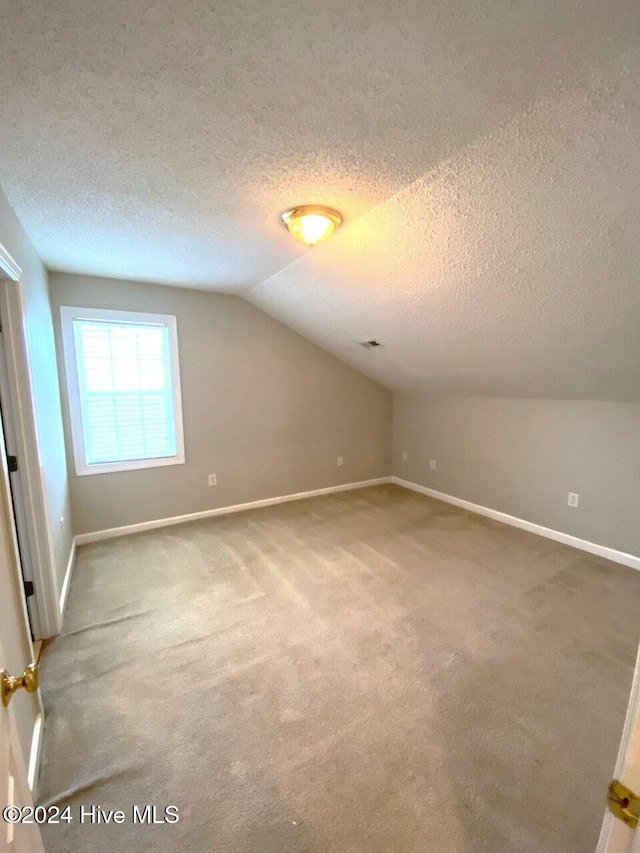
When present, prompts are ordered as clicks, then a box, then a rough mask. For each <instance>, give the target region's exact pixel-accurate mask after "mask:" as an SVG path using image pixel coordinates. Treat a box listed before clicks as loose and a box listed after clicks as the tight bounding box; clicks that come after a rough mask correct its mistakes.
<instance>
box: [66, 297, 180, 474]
mask: <svg viewBox="0 0 640 853" xmlns="http://www.w3.org/2000/svg"><path fill="white" fill-rule="evenodd" d="M87 313H90V312H87ZM101 313H107V312H101ZM111 313H113V314H116V313H122V315H123V316H124V312H111ZM69 319H70V320H71V331H72V340H73V349H74V355H75V364H76V371H77V374H76V375H77V400H76V405H75V409H76V415H79V420H80V422H81V432H82V435H81V442H78V441H77V438H80V436H78V437H77V438H76V436H75V435H74V445H75V444H76V443H78V444H79V443H81V444H82V450H83V452H82V456H83V459H82V460H81V461H80V467H81V468H82V469H83V470H78V473H91V470H117V469H118V468H123V467H144V466H142V465H140V466H138V465H136V464H130V465H123V464H120V463H135V462H137V461H141V462H147V463H148V464H169V460H171V459H175V458H176V457H177V456H178V455H179V451H180V452H181V448H180V447H179V445H180V444H181V427H182V425H181V422H180V423H179V424H177V423H176V421H177V420H180V410H179V404H178V399H179V395H177V393H176V391H177V389H176V388H175V387H174V385H175V381H176V380H177V371H176V370H174V364H173V359H172V355H173V353H172V346H174V345H175V343H176V341H177V338H175V337H173V336H172V334H171V329H170V327H169V325H168V324H165V323H154V322H133V321H128V320H119V319H118V320H114V319H107V318H102V317H98V318H96V317H93V316H89V317H82V316H80V317H79V316H74V317H72V318H69ZM171 319H173V320H175V318H171ZM174 332H175V328H174ZM175 356H176V358H177V352H176V353H175ZM176 366H177V363H176ZM71 391H72V389H71V388H70V393H71ZM72 419H73V407H72ZM76 420H77V417H76ZM177 426H179V428H180V429H179V430H178V429H177ZM74 432H75V430H74ZM178 433H179V434H178ZM179 439H180V440H179ZM75 449H76V451H77V448H75ZM77 457H78V453H77V452H76V462H77V463H78V459H77ZM154 460H157V461H156V462H155V463H154ZM162 460H165V461H164V463H163V462H162ZM176 461H182V460H181V459H178V460H176ZM113 465H115V466H117V467H115V468H114V467H109V466H113ZM92 466H93V468H92ZM76 467H77V468H78V464H77V466H76Z"/></svg>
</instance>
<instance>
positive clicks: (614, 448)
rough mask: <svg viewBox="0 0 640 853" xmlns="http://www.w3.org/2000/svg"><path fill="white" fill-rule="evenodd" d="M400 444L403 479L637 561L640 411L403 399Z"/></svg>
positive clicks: (397, 419)
mask: <svg viewBox="0 0 640 853" xmlns="http://www.w3.org/2000/svg"><path fill="white" fill-rule="evenodd" d="M393 445H394V447H393V473H394V474H395V475H396V476H397V477H402V478H404V479H407V480H411V481H413V482H414V483H419V484H421V485H423V486H428V487H429V488H432V489H436V490H438V491H441V492H445V493H447V494H449V495H453V496H455V497H458V498H463V499H464V500H468V501H472V502H473V503H478V504H481V505H483V506H486V507H490V508H492V509H496V510H499V511H501V512H506V513H509V514H510V515H514V516H517V517H519V518H523V519H526V520H527V521H532V522H534V523H536V524H541V525H543V526H545V527H550V528H552V529H554V530H559V531H562V532H564V533H569V534H571V535H573V536H578V537H580V538H581V539H586V540H588V541H590V542H595V543H597V544H599V545H607V546H609V547H611V548H616V549H617V550H620V551H624V552H627V553H631V554H635V555H640V404H627V403H595V402H585V401H568V400H524V399H491V398H456V399H434V400H428V399H426V398H423V397H414V396H410V395H402V394H399V395H396V397H395V401H394V441H393ZM402 451H406V452H407V453H408V455H409V458H408V460H407V461H406V462H403V461H402ZM429 459H435V460H436V463H437V467H436V470H435V471H430V470H429ZM570 491H571V492H578V493H579V495H580V505H579V507H578V508H577V509H571V508H570V507H568V506H567V493H568V492H570Z"/></svg>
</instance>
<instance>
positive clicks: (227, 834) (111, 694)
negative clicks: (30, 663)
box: [40, 486, 640, 853]
mask: <svg viewBox="0 0 640 853" xmlns="http://www.w3.org/2000/svg"><path fill="white" fill-rule="evenodd" d="M639 605H640V573H636V572H634V571H632V570H631V569H625V568H623V567H620V566H617V565H615V564H613V563H609V562H607V561H605V560H602V559H599V558H596V557H591V556H589V555H586V554H584V553H581V552H578V551H574V550H572V549H570V548H567V547H565V546H562V545H558V544H556V543H554V542H550V541H548V540H545V539H541V538H538V537H536V536H533V535H531V534H528V533H524V532H522V531H519V530H515V529H513V528H510V527H506V526H503V525H500V524H498V523H496V522H492V521H489V520H487V519H483V518H481V517H479V516H475V515H472V514H470V513H466V512H464V511H461V510H458V509H455V508H453V507H451V506H448V505H446V504H443V503H440V502H437V501H434V500H431V499H429V498H426V497H423V496H420V495H417V494H414V493H412V492H408V491H405V490H402V489H400V488H398V487H395V486H380V487H376V488H371V489H363V490H358V491H353V492H344V493H341V494H336V495H332V496H327V497H321V498H314V499H311V500H306V501H301V502H298V503H291V504H283V505H280V506H274V507H270V508H266V509H261V510H256V511H252V512H247V513H241V514H237V515H230V516H225V517H220V518H217V519H211V520H207V521H200V522H194V523H190V524H184V525H180V526H176V527H171V528H166V529H164V530H158V531H153V532H150V533H145V534H139V535H136V536H130V537H125V538H122V539H118V540H111V541H107V542H103V543H99V544H95V545H90V546H86V547H83V548H81V549H80V550H79V553H78V559H77V566H76V569H75V576H74V580H73V586H72V589H71V595H70V601H69V605H68V613H67V617H66V622H65V628H64V633H63V635H62V636H61V637H59V638H58V639H56V640H55V641H54V642H53V643H51V644H50V645H49V646H47V647H46V649H45V652H44V656H43V664H42V677H43V694H44V701H45V707H46V712H47V725H46V731H45V739H44V758H43V770H42V777H41V783H40V785H41V786H40V801H41V802H42V803H45V804H50V803H57V804H59V805H61V806H64V805H67V804H70V806H71V810H70V811H71V816H72V818H73V822H72V823H71V824H68V825H65V824H64V823H63V824H59V825H55V826H47V827H43V831H44V839H45V846H46V850H47V852H48V853H85V851H86V853H88V851H92V853H103V851H104V853H107V851H108V853H113V851H118V853H119V851H122V853H130V852H131V851H136V853H137V851H169V850H171V851H174V850H175V851H196V853H200V851H202V853H205V851H206V853H209V852H210V851H214V853H467V851H472V853H480V851H486V853H503V851H504V853H507V851H509V852H510V851H518V853H520V851H521V852H522V853H525V851H531V853H556V851H557V853H570V851H576V853H588V851H592V850H594V849H595V845H596V841H597V836H598V831H599V827H600V823H601V819H602V814H603V809H604V799H605V792H606V787H607V784H608V782H609V780H610V778H611V774H612V772H613V765H614V761H615V756H616V751H617V747H618V742H619V738H620V733H621V730H622V725H623V720H624V714H625V710H626V704H627V698H628V693H629V688H630V684H631V678H632V674H633V665H634V658H635V653H636V648H637V640H638V621H639V616H638V614H639V613H640V606H639ZM80 804H84V805H85V806H89V805H90V804H96V805H100V806H101V807H102V809H103V810H105V811H106V810H109V809H122V810H124V811H125V823H124V824H122V825H111V824H110V825H103V824H100V825H96V824H91V823H88V822H85V823H84V824H81V823H80V818H79V806H80ZM132 804H137V805H138V806H143V805H146V804H156V805H157V806H158V807H159V812H158V816H159V817H160V816H161V814H162V808H163V807H164V806H165V805H176V806H178V808H179V810H180V820H179V822H178V823H176V824H171V825H169V824H167V825H137V824H135V825H134V824H133V823H132V815H131V806H132Z"/></svg>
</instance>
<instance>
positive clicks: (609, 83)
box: [246, 52, 640, 401]
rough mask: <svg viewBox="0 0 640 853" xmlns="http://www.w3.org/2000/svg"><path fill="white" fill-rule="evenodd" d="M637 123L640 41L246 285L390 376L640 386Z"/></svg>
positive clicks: (412, 385)
mask: <svg viewBox="0 0 640 853" xmlns="http://www.w3.org/2000/svg"><path fill="white" fill-rule="evenodd" d="M639 138H640V55H639V54H638V52H629V53H627V54H626V55H624V56H622V57H620V58H619V59H618V60H617V61H616V62H614V63H611V64H609V65H608V66H607V67H606V68H604V69H600V70H599V71H598V73H595V72H594V73H592V75H591V77H590V79H588V80H586V81H585V83H584V84H583V85H581V86H580V87H569V88H561V89H558V91H557V92H556V93H555V94H551V95H549V97H547V98H546V99H544V100H541V101H539V102H538V103H537V104H536V105H534V106H532V107H530V108H529V109H528V110H526V111H523V112H521V114H519V115H518V116H517V117H516V118H514V119H513V120H511V121H509V122H508V123H506V124H505V125H504V126H503V127H502V128H500V129H499V130H497V131H493V132H491V133H488V134H486V135H484V136H483V137H482V138H481V139H479V140H477V141H476V142H474V143H473V144H471V145H469V146H468V147H466V148H465V149H464V150H461V151H460V152H458V153H456V154H455V155H454V156H453V157H451V158H449V159H447V160H445V161H443V162H442V163H441V164H440V165H438V166H437V167H436V168H434V169H432V170H431V171H429V172H428V173H426V174H425V175H424V176H422V177H420V178H419V179H418V180H416V181H415V182H413V183H412V184H411V185H410V186H408V187H406V188H404V189H402V190H401V191H399V192H398V193H397V194H396V195H394V196H393V197H392V198H390V199H389V200H387V201H385V202H383V203H382V204H380V205H379V206H377V207H376V208H374V209H373V210H371V211H369V212H368V213H366V214H365V215H364V216H362V217H361V218H360V219H358V220H357V221H355V222H352V223H349V224H348V225H346V226H345V227H344V228H343V229H341V230H340V231H338V232H337V233H336V235H335V236H334V237H332V239H331V240H330V241H328V242H327V243H325V244H322V245H320V246H318V247H316V248H315V249H313V250H310V251H309V252H308V253H307V254H306V255H305V256H304V257H302V258H300V259H299V260H298V261H296V262H295V263H293V264H291V265H290V266H289V267H288V268H287V269H285V270H283V271H281V272H279V273H277V274H276V275H274V276H272V277H271V278H269V279H267V280H266V281H264V282H263V283H262V284H260V285H258V286H257V287H255V288H253V289H252V290H250V291H249V293H248V294H247V295H246V298H248V299H249V300H250V301H251V302H253V303H254V304H256V305H258V306H260V307H261V308H263V309H264V310H266V311H268V312H269V313H270V314H273V315H274V316H276V317H278V318H279V319H281V320H283V321H284V322H286V323H288V324H290V325H292V326H294V327H295V328H296V329H298V330H300V331H302V332H303V333H304V334H305V335H307V336H308V337H310V338H312V339H313V340H314V341H316V342H317V343H319V344H320V345H322V346H323V347H325V348H327V349H329V350H331V351H332V352H334V353H335V354H336V355H339V356H340V357H341V358H343V359H345V360H346V361H348V362H350V363H351V364H353V365H354V366H355V367H357V368H359V369H361V370H362V371H363V372H365V373H367V374H369V375H370V376H372V377H374V378H376V379H378V380H379V381H380V382H382V383H384V384H386V385H388V386H390V387H391V388H394V389H398V390H406V391H420V392H427V393H433V394H461V395H496V396H520V397H526V396H530V397H551V398H584V399H599V400H617V401H636V400H640V145H639V144H638V139H639ZM371 338H375V339H377V340H379V341H380V342H381V343H382V344H383V346H382V347H379V348H377V349H371V350H364V349H362V347H360V346H358V345H357V341H361V340H368V339H371Z"/></svg>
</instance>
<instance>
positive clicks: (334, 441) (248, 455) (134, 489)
mask: <svg viewBox="0 0 640 853" xmlns="http://www.w3.org/2000/svg"><path fill="white" fill-rule="evenodd" d="M50 293H51V302H52V307H53V316H54V322H55V326H56V335H57V339H58V359H59V363H60V365H61V366H62V364H63V357H62V349H61V341H60V334H59V332H60V319H59V318H60V311H59V309H60V306H61V305H74V306H82V307H100V308H112V309H120V310H132V311H149V312H152V313H160V314H175V315H176V316H177V318H178V339H179V352H180V374H181V384H182V402H183V413H184V431H185V451H186V464H185V465H174V466H169V467H164V468H147V469H143V470H138V471H125V472H117V473H110V474H92V475H88V476H83V477H77V476H75V475H74V474H73V473H70V487H71V507H72V515H73V521H74V527H75V531H76V533H86V532H90V531H95V530H103V529H107V528H111V527H118V526H121V525H127V524H134V523H137V522H141V521H149V520H153V519H159V518H168V517H172V516H176V515H184V514H188V513H193V512H200V511H202V510H207V509H210V508H214V507H221V506H228V505H232V504H238V503H244V502H247V501H253V500H258V499H260V498H268V497H275V496H278V495H287V494H293V493H295V492H301V491H307V490H310V489H319V488H323V487H325V486H333V485H338V484H341V483H350V482H357V481H360V480H367V479H371V478H374V477H383V476H389V474H390V473H391V425H392V395H391V392H390V391H388V390H387V389H385V388H383V387H381V386H380V385H378V384H376V383H375V382H373V381H372V380H370V379H367V378H366V377H364V376H363V375H362V374H360V373H358V372H357V371H355V370H354V369H353V368H351V367H348V366H347V365H345V364H343V363H342V362H341V361H339V360H338V359H336V358H334V357H333V356H331V355H329V354H328V353H326V352H325V351H324V350H322V349H320V348H319V347H317V346H315V345H314V344H312V343H310V342H309V341H308V340H306V339H305V338H303V337H301V336H300V335H298V334H297V333H296V332H293V331H292V330H291V329H289V328H287V327H286V326H284V325H282V324H281V323H279V322H278V321H276V320H273V319H272V318H271V317H269V316H267V315H266V314H264V313H263V312H262V311H260V310H259V309H257V308H255V307H253V306H252V305H249V304H248V303H247V302H245V301H244V300H242V299H239V298H238V297H234V296H225V295H221V294H213V293H206V292H203V291H195V290H187V289H182V288H174V287H164V286H159V285H153V284H141V283H135V282H126V281H114V280H110V279H101V278H91V277H86V276H76V275H67V274H62V273H53V274H51V276H50ZM60 374H61V382H62V390H63V399H64V400H66V388H65V381H64V370H63V369H61V371H60ZM63 408H64V415H65V431H66V434H67V456H68V459H69V470H70V472H73V460H72V457H71V452H70V450H71V448H70V444H69V429H68V410H67V406H66V404H65V405H64V407H63ZM338 456H343V457H344V467H342V468H338V467H337V465H336V458H337V457H338ZM209 473H215V474H217V477H218V485H217V486H214V487H212V488H210V487H209V486H208V485H207V475H208V474H209Z"/></svg>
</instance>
